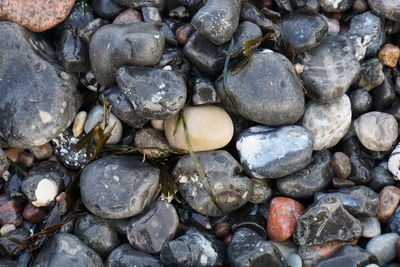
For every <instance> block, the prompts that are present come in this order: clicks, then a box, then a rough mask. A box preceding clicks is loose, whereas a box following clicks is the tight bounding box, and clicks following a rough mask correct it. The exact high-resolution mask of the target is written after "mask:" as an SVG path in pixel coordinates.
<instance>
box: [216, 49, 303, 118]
mask: <svg viewBox="0 0 400 267" xmlns="http://www.w3.org/2000/svg"><path fill="white" fill-rule="evenodd" d="M216 87H217V92H218V95H219V97H220V99H221V101H222V103H223V105H224V106H225V108H227V110H229V111H231V112H234V113H238V114H239V115H241V116H243V117H244V118H246V119H248V120H252V121H255V122H258V123H262V124H266V125H271V126H272V125H285V124H293V123H295V122H297V121H298V120H299V119H300V118H301V116H302V115H303V112H304V94H303V89H302V86H301V83H300V80H299V78H298V77H297V75H296V74H295V71H294V67H293V65H292V63H291V62H290V61H289V60H288V59H287V58H286V57H284V56H283V55H281V54H279V53H275V52H272V51H271V50H268V49H265V50H262V51H255V52H254V54H253V56H252V57H250V61H249V63H248V64H246V65H245V66H244V67H242V68H241V69H240V70H239V71H238V72H237V73H236V74H232V73H231V72H228V75H227V78H226V88H225V89H224V88H223V82H222V78H220V79H219V80H218V82H217V84H216ZM261 100H262V101H261Z"/></svg>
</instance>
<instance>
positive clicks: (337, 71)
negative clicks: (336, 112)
mask: <svg viewBox="0 0 400 267" xmlns="http://www.w3.org/2000/svg"><path fill="white" fill-rule="evenodd" d="M299 60H300V63H301V64H302V65H303V67H304V70H303V72H302V73H301V74H300V75H301V78H302V79H303V82H304V85H305V87H306V89H307V92H308V94H307V96H309V97H311V98H312V99H314V100H316V101H318V102H322V103H332V102H335V101H337V99H338V98H340V97H341V96H342V95H343V94H344V93H345V92H346V91H347V89H348V88H349V87H350V85H351V84H352V83H353V80H354V79H355V78H356V77H357V75H358V73H359V71H360V64H359V63H358V61H357V58H356V57H355V56H354V52H353V47H352V44H351V41H350V40H349V39H348V38H347V37H345V36H341V35H336V34H328V36H327V37H326V38H325V39H324V40H323V41H322V43H321V44H320V45H319V46H317V47H314V48H312V49H311V50H309V51H307V52H305V53H304V54H300V55H299Z"/></svg>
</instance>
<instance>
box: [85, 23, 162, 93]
mask: <svg viewBox="0 0 400 267" xmlns="http://www.w3.org/2000/svg"><path fill="white" fill-rule="evenodd" d="M164 43H165V40H164V36H163V35H162V34H161V32H160V31H159V30H158V28H157V27H155V26H154V25H152V24H150V23H145V22H137V23H131V24H108V25H105V26H103V27H101V28H100V29H99V30H97V31H96V32H95V34H94V35H93V37H92V39H91V40H90V46H89V54H90V63H91V65H92V68H93V74H94V76H95V78H96V80H97V81H98V82H99V83H100V84H101V85H103V86H109V85H111V84H113V83H114V81H115V74H116V72H117V69H118V68H120V67H122V66H125V65H139V66H153V65H155V64H157V62H158V61H159V60H160V58H161V56H162V52H163V49H164Z"/></svg>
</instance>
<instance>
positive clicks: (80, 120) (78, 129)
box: [72, 111, 87, 137]
mask: <svg viewBox="0 0 400 267" xmlns="http://www.w3.org/2000/svg"><path fill="white" fill-rule="evenodd" d="M86 118H87V112H86V111H81V112H79V113H78V114H76V116H75V120H74V125H73V126H72V133H73V134H74V136H75V137H78V136H80V135H81V134H82V133H83V129H84V127H85V123H86Z"/></svg>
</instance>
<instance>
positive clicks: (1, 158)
mask: <svg viewBox="0 0 400 267" xmlns="http://www.w3.org/2000/svg"><path fill="white" fill-rule="evenodd" d="M8 167H9V163H8V159H7V156H6V154H5V153H4V151H3V149H1V148H0V177H1V176H2V175H3V173H4V172H5V171H6V170H7V169H8Z"/></svg>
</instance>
